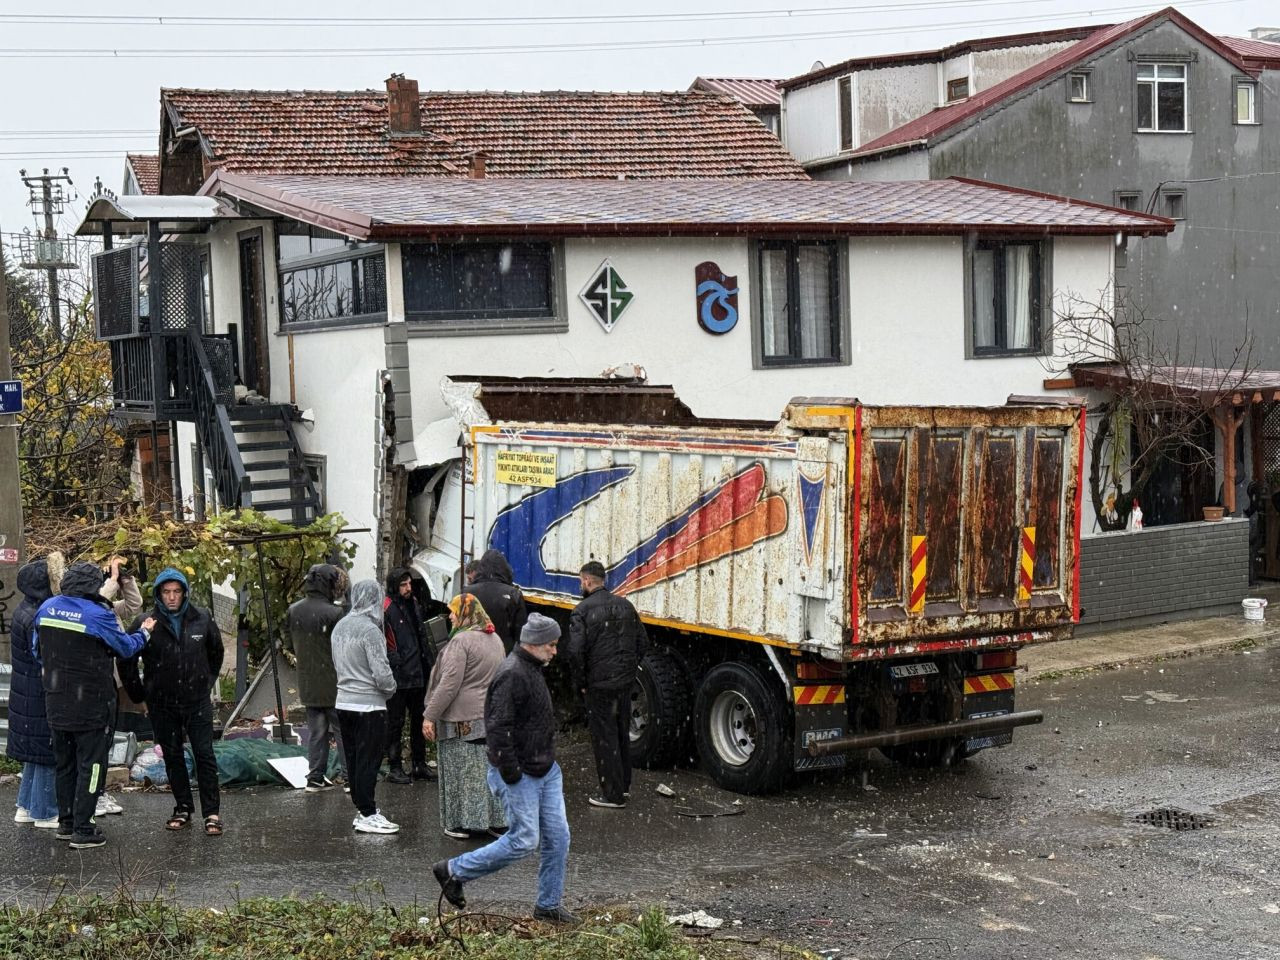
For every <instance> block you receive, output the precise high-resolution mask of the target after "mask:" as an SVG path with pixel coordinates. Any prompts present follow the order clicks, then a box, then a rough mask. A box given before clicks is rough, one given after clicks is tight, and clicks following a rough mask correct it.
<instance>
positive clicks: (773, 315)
mask: <svg viewBox="0 0 1280 960" xmlns="http://www.w3.org/2000/svg"><path fill="white" fill-rule="evenodd" d="M760 281H761V284H760V285H761V291H760V312H761V324H762V326H763V328H764V355H765V356H766V357H777V356H786V355H788V354H789V353H790V352H791V346H790V343H789V337H788V330H787V251H786V250H771V249H767V248H766V249H764V250H762V251H761V252H760Z"/></svg>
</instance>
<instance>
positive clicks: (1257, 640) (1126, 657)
mask: <svg viewBox="0 0 1280 960" xmlns="http://www.w3.org/2000/svg"><path fill="white" fill-rule="evenodd" d="M1106 637H1107V634H1095V635H1094V636H1092V637H1088V638H1084V640H1083V641H1081V642H1097V641H1100V640H1103V639H1105V638H1106ZM1277 639H1280V626H1274V627H1273V626H1268V627H1267V628H1266V629H1265V630H1262V631H1260V632H1258V633H1252V634H1238V633H1233V634H1231V635H1229V636H1224V637H1221V638H1217V639H1214V640H1207V641H1203V642H1200V643H1189V644H1183V645H1181V646H1169V647H1159V648H1154V647H1153V649H1150V650H1145V651H1141V652H1125V653H1120V654H1117V655H1116V656H1114V657H1103V658H1096V659H1095V658H1090V657H1085V656H1081V657H1080V658H1079V659H1078V660H1072V659H1070V658H1063V659H1057V658H1055V659H1054V660H1052V661H1051V662H1049V663H1046V664H1041V665H1028V666H1027V669H1026V673H1025V676H1024V678H1023V682H1026V681H1028V680H1038V679H1041V678H1042V677H1045V676H1046V675H1052V676H1051V677H1050V679H1057V678H1058V677H1059V676H1061V675H1063V674H1068V673H1085V672H1090V671H1094V670H1108V669H1115V668H1117V667H1125V666H1131V665H1133V664H1139V663H1152V662H1154V661H1157V660H1170V659H1181V658H1186V657H1193V656H1198V655H1200V654H1211V653H1221V652H1222V651H1223V650H1228V649H1230V648H1232V647H1235V646H1237V645H1238V644H1242V643H1248V644H1249V645H1250V646H1263V645H1265V644H1268V643H1271V642H1273V641H1275V640H1277ZM1074 642H1076V641H1075V640H1064V641H1061V643H1063V644H1071V643H1074ZM1053 646H1056V644H1046V645H1045V647H1041V648H1037V647H1029V648H1026V649H1027V650H1028V652H1031V651H1034V652H1035V653H1039V652H1041V651H1042V650H1043V651H1046V654H1047V650H1048V649H1052V647H1053ZM1032 656H1033V657H1034V653H1033V654H1032Z"/></svg>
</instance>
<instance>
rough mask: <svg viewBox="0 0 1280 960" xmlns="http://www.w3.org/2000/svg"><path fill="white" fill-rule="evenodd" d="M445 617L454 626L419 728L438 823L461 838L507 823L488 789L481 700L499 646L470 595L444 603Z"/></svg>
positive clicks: (500, 650) (497, 659)
mask: <svg viewBox="0 0 1280 960" xmlns="http://www.w3.org/2000/svg"><path fill="white" fill-rule="evenodd" d="M449 620H450V622H451V623H452V625H453V630H452V632H451V633H450V634H449V639H448V641H446V643H445V644H444V646H443V647H442V648H441V649H440V652H439V653H438V654H437V656H436V662H435V666H434V667H432V669H431V679H430V681H429V682H428V685H427V705H426V709H425V711H424V716H425V718H426V719H425V720H424V721H423V723H422V732H423V733H424V734H426V737H427V739H428V740H434V741H435V742H436V749H437V762H438V764H439V767H440V825H441V826H442V827H443V828H444V835H445V836H446V837H452V838H454V839H455V840H465V839H467V838H469V837H471V836H472V835H476V834H483V833H486V832H496V831H498V830H501V829H503V828H504V827H506V825H507V824H506V818H505V817H504V815H503V812H502V804H501V803H500V802H498V800H497V798H496V797H494V796H493V794H492V793H490V792H489V785H488V782H487V780H486V777H487V774H488V771H489V760H488V758H487V756H486V755H485V741H484V698H485V694H486V693H487V692H488V690H489V683H490V682H491V681H492V680H493V675H494V674H495V673H497V672H498V666H499V665H500V664H501V663H502V660H503V656H504V650H503V646H502V639H501V638H500V637H499V636H498V634H497V632H496V630H495V629H494V626H493V622H492V621H491V620H490V619H489V615H488V614H487V613H485V611H484V607H482V606H481V605H480V601H479V600H477V599H476V598H475V597H474V596H473V595H471V594H469V593H462V594H459V595H458V596H456V597H454V598H453V599H452V600H450V601H449Z"/></svg>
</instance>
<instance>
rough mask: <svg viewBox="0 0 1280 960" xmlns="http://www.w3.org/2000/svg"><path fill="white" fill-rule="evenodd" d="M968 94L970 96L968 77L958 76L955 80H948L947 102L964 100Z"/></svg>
mask: <svg viewBox="0 0 1280 960" xmlns="http://www.w3.org/2000/svg"><path fill="white" fill-rule="evenodd" d="M967 96H969V78H968V77H957V78H956V79H955V80H948V81H947V103H950V102H951V101H953V100H963V99H964V98H965V97H967Z"/></svg>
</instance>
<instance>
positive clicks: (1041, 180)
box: [782, 8, 1280, 368]
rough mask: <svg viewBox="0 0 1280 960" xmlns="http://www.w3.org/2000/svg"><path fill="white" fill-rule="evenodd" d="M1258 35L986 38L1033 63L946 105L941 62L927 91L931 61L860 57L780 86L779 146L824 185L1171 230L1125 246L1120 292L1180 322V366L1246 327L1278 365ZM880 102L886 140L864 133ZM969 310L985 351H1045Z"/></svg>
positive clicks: (1257, 358) (1277, 244)
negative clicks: (977, 190) (935, 189)
mask: <svg viewBox="0 0 1280 960" xmlns="http://www.w3.org/2000/svg"><path fill="white" fill-rule="evenodd" d="M1254 34H1255V37H1254V38H1251V39H1243V38H1231V37H1215V36H1212V35H1211V34H1209V33H1207V32H1206V31H1205V30H1203V29H1201V28H1200V27H1198V26H1197V25H1196V24H1195V23H1193V22H1191V21H1190V20H1188V19H1187V18H1186V17H1184V16H1183V15H1182V14H1180V13H1178V12H1177V11H1176V10H1174V9H1172V8H1168V9H1165V10H1161V11H1159V12H1157V13H1153V14H1150V15H1148V16H1144V17H1141V18H1139V19H1136V20H1132V21H1130V22H1127V23H1123V24H1118V25H1114V26H1110V27H1102V28H1097V29H1094V30H1092V31H1090V32H1088V35H1087V36H1084V37H1083V38H1082V39H1077V40H1075V42H1070V43H1063V42H1062V39H1063V37H1062V35H1058V36H1057V37H1053V36H1052V35H1044V37H1047V38H1049V39H1046V40H1044V42H1041V43H1039V44H1029V43H1026V42H1025V41H1023V42H1021V43H1020V44H1014V43H1011V42H1010V41H1014V40H1020V38H1003V40H1004V45H1003V46H1000V44H999V43H998V42H997V41H986V44H987V47H988V49H986V50H984V51H982V53H983V54H984V55H992V54H993V51H994V53H998V54H999V55H1000V56H1002V57H1004V62H1006V63H1009V62H1015V61H1016V60H1017V59H1019V58H1021V59H1023V60H1024V61H1027V60H1033V61H1034V62H1031V63H1030V64H1029V65H1027V66H1025V67H1024V68H1022V69H1020V70H1019V71H1018V72H1015V73H1013V74H1012V75H1008V76H1006V77H1004V78H1002V79H1000V80H999V82H996V83H994V84H992V85H989V86H983V85H982V84H981V83H977V84H976V86H971V87H970V89H968V90H963V91H962V90H960V89H959V87H958V86H957V87H956V89H954V90H952V91H951V92H952V93H962V92H963V93H965V94H966V95H965V96H963V97H956V98H952V99H951V102H948V97H947V93H946V92H945V88H943V87H940V86H939V84H942V83H944V82H949V81H947V76H949V74H938V73H937V70H938V67H937V63H938V61H937V58H936V56H935V57H934V59H933V69H934V70H935V75H934V77H933V79H932V80H930V79H929V78H928V77H923V75H922V76H920V77H917V76H916V74H917V73H919V72H920V69H921V66H920V65H919V64H914V65H913V64H912V63H909V62H907V59H909V58H911V57H916V58H919V57H920V56H921V55H907V57H906V58H897V59H895V58H892V57H885V58H880V59H879V60H877V61H868V60H863V61H850V62H848V63H846V64H841V65H837V66H836V67H832V68H824V69H822V70H819V71H815V72H813V73H810V74H806V75H804V76H800V77H796V78H794V79H791V80H786V81H783V83H782V89H783V137H784V142H785V143H786V144H787V146H788V147H789V148H790V149H792V151H793V152H794V153H795V154H796V155H797V158H798V159H799V160H801V162H802V163H803V164H804V165H805V167H806V169H807V170H808V172H809V173H810V175H812V176H814V177H818V178H829V179H844V178H847V179H866V180H885V179H893V180H897V179H912V180H914V179H921V178H931V179H938V178H944V177H954V176H963V177H972V178H976V179H980V180H990V181H994V182H998V183H1002V184H1009V185H1014V186H1020V187H1025V188H1029V189H1033V190H1042V191H1046V192H1051V193H1054V194H1059V195H1064V196H1071V197H1077V198H1080V199H1083V200H1089V201H1093V202H1096V203H1103V204H1110V205H1114V206H1120V207H1126V208H1129V209H1141V210H1146V211H1149V212H1153V213H1157V214H1160V215H1163V216H1166V217H1169V218H1172V219H1174V220H1176V221H1178V226H1177V229H1176V230H1175V231H1174V233H1173V234H1172V235H1171V236H1170V237H1169V238H1168V239H1167V240H1161V241H1159V242H1147V243H1141V242H1139V243H1137V244H1135V245H1133V247H1132V248H1130V249H1129V250H1127V252H1126V251H1124V250H1123V248H1120V255H1119V256H1118V258H1117V267H1118V268H1119V269H1118V270H1117V273H1116V278H1117V279H1116V283H1117V286H1120V287H1123V288H1125V289H1124V290H1123V291H1122V292H1123V293H1124V294H1125V295H1126V296H1127V297H1128V298H1129V299H1130V301H1131V302H1132V303H1134V304H1135V305H1137V306H1139V307H1140V308H1141V309H1142V310H1143V311H1144V312H1145V313H1146V314H1147V315H1149V316H1155V317H1159V318H1161V319H1163V320H1166V321H1171V324H1170V325H1169V326H1168V327H1167V328H1165V329H1166V330H1167V331H1168V332H1169V339H1170V341H1172V338H1173V336H1174V335H1175V334H1176V336H1177V337H1178V338H1179V341H1180V344H1179V351H1180V355H1181V360H1182V362H1183V363H1188V362H1191V361H1192V358H1193V355H1194V357H1195V359H1196V360H1197V361H1198V362H1200V363H1202V364H1213V365H1220V366H1230V365H1231V364H1232V362H1233V359H1234V357H1233V353H1232V349H1233V347H1234V346H1235V345H1236V344H1238V343H1239V342H1241V341H1242V339H1243V338H1244V335H1245V332H1246V329H1247V330H1248V331H1249V332H1251V333H1252V334H1253V335H1254V346H1253V355H1252V361H1253V363H1254V365H1255V366H1261V367H1270V368H1280V335H1277V334H1278V333H1280V175H1277V171H1280V103H1268V102H1267V101H1268V99H1269V98H1271V97H1275V96H1280V43H1273V42H1268V41H1266V40H1263V39H1259V38H1258V37H1261V36H1269V35H1270V31H1269V30H1268V29H1265V28H1264V29H1261V30H1257V31H1254ZM977 53H978V51H971V52H970V53H969V54H968V60H967V61H965V64H964V66H963V69H965V70H967V75H968V76H969V77H975V75H977V71H976V70H975V64H977V63H978V61H977V60H976V59H975V57H976V56H977ZM949 62H950V63H952V64H953V65H954V64H956V63H958V62H960V61H959V58H956V57H953V58H952V59H951V61H949ZM948 69H951V70H952V72H955V71H957V70H960V69H962V67H959V66H953V67H950V68H948ZM971 82H972V81H971ZM886 89H887V90H888V93H887V94H886ZM929 89H933V90H934V91H935V96H934V98H933V99H932V101H930V102H929V103H927V104H925V105H923V106H922V105H921V103H920V101H921V99H922V97H924V98H926V99H927V94H928V91H929ZM937 91H942V92H940V93H938V92H937ZM886 103H891V104H895V105H896V108H897V111H898V112H897V113H896V114H894V116H893V120H894V121H895V123H894V125H893V126H892V128H891V129H883V126H884V124H883V123H880V124H879V125H877V124H876V123H875V122H872V123H870V126H869V127H868V121H869V120H871V121H875V120H876V119H877V118H880V119H883V117H882V115H883V114H884V110H883V109H882V108H883V106H884V104H886ZM1126 253H1127V255H1126ZM975 255H983V254H982V253H981V251H975ZM995 259H996V260H999V259H1000V256H999V252H998V251H997V252H996V254H995ZM1025 266H1026V264H1021V265H1018V267H1017V268H1018V269H1022V268H1024V267H1025ZM1030 267H1031V269H1032V271H1033V272H1034V271H1035V270H1036V269H1037V267H1036V265H1035V263H1034V261H1033V262H1032V263H1031V265H1030ZM1007 269H1008V268H1007ZM989 279H991V281H992V285H994V286H995V288H996V289H999V283H1000V277H999V275H998V274H996V275H995V276H993V277H991V278H989ZM978 292H980V291H978V290H977V289H976V288H975V293H978ZM1084 293H1090V292H1089V291H1084ZM979 299H981V298H980V297H977V298H976V299H975V302H977V300H979ZM997 299H999V298H997ZM997 306H998V304H997ZM972 312H973V317H972V318H971V326H972V327H973V329H972V330H971V331H970V336H971V337H972V338H973V339H972V347H973V349H974V352H975V354H986V355H1007V354H1010V353H1028V352H1030V353H1039V352H1045V351H1047V349H1048V337H1046V336H1043V335H1040V336H1037V335H1036V334H1035V331H1031V333H1030V334H1028V332H1027V331H1026V330H1025V329H1024V328H1025V326H1026V325H1025V323H1022V322H1020V321H1019V322H1014V320H1007V321H1005V322H1002V321H1001V318H1000V317H999V316H996V317H995V322H994V323H993V322H991V318H990V317H989V316H984V313H985V312H986V311H985V310H984V309H973V310H972ZM999 312H1000V311H999V310H997V311H996V313H997V314H999ZM1046 322H1048V321H1047V320H1046Z"/></svg>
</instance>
